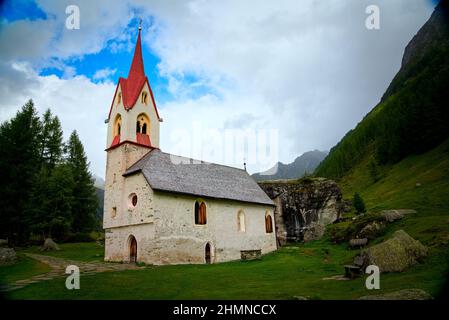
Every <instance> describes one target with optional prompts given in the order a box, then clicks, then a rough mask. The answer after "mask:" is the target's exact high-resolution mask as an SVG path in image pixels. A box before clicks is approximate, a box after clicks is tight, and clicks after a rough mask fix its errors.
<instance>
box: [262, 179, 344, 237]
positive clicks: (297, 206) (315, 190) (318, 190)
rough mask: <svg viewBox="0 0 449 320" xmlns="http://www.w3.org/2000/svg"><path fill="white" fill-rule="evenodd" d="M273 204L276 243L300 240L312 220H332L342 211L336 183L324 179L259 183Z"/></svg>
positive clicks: (313, 221) (321, 222) (322, 221)
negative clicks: (274, 205) (274, 207)
mask: <svg viewBox="0 0 449 320" xmlns="http://www.w3.org/2000/svg"><path fill="white" fill-rule="evenodd" d="M259 185H260V187H261V188H262V189H263V190H264V191H265V192H266V193H267V195H268V196H269V197H270V198H271V199H273V201H274V202H275V204H276V209H275V212H274V216H275V223H276V234H277V238H278V242H279V244H281V245H282V244H285V243H286V242H291V241H302V240H303V234H304V230H305V229H306V228H307V227H309V226H310V225H312V224H314V223H319V224H323V225H325V224H329V223H332V222H334V221H335V220H336V219H337V218H338V217H339V215H340V212H341V210H342V201H341V198H342V193H341V190H340V188H339V187H338V185H337V184H336V183H335V182H334V181H332V180H328V179H324V178H313V179H312V178H304V179H300V180H277V181H269V182H260V183H259Z"/></svg>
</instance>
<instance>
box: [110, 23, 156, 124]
mask: <svg viewBox="0 0 449 320" xmlns="http://www.w3.org/2000/svg"><path fill="white" fill-rule="evenodd" d="M145 83H147V84H148V87H149V88H150V96H151V100H152V102H153V105H154V108H155V110H156V115H157V117H158V119H159V113H158V112H157V107H156V103H155V101H154V97H153V91H152V90H151V87H150V83H149V82H148V78H147V76H146V75H145V70H144V66H143V58H142V44H141V40H140V28H139V35H138V36H137V42H136V48H135V49H134V57H133V61H132V63H131V68H130V69H129V73H128V78H126V79H125V78H122V77H120V78H119V81H118V85H117V88H116V90H115V94H114V98H115V95H116V94H117V90H118V86H119V85H120V87H121V88H122V101H123V106H124V107H125V109H126V110H129V109H132V107H134V105H135V104H136V102H137V99H138V98H139V95H140V92H141V91H142V88H143V86H144V84H145ZM113 104H114V99H113V100H112V104H111V109H110V111H109V117H110V116H111V111H112V107H113Z"/></svg>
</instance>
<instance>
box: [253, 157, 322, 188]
mask: <svg viewBox="0 0 449 320" xmlns="http://www.w3.org/2000/svg"><path fill="white" fill-rule="evenodd" d="M326 155H327V152H323V151H318V150H313V151H308V152H305V153H303V154H302V155H301V156H299V157H297V158H296V159H295V161H293V162H292V163H289V164H283V163H282V162H278V163H277V164H276V165H275V166H274V167H273V168H271V169H269V170H267V171H265V172H261V173H255V174H253V175H252V176H253V178H254V179H255V180H256V181H264V180H279V179H299V178H302V177H303V176H304V174H306V173H312V172H313V171H314V170H315V169H316V167H317V166H318V165H319V164H320V162H321V161H323V159H324V158H325V157H326Z"/></svg>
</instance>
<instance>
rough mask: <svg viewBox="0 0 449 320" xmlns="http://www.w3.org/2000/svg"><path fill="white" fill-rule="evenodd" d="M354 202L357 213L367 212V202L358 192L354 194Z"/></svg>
mask: <svg viewBox="0 0 449 320" xmlns="http://www.w3.org/2000/svg"><path fill="white" fill-rule="evenodd" d="M352 203H353V204H354V209H355V211H356V213H357V214H361V213H364V212H366V208H365V202H364V201H363V199H362V197H361V196H360V194H359V193H358V192H356V193H355V194H354V199H353V201H352Z"/></svg>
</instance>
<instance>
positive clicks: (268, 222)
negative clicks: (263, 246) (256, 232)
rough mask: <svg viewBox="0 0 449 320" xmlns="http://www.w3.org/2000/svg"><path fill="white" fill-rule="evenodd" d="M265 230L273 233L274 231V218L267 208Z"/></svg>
mask: <svg viewBox="0 0 449 320" xmlns="http://www.w3.org/2000/svg"><path fill="white" fill-rule="evenodd" d="M265 232H266V233H272V232H273V220H272V219H271V215H270V212H269V211H268V210H267V212H266V213H265Z"/></svg>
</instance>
